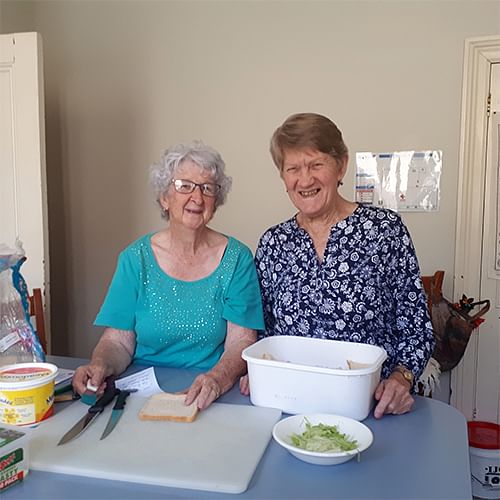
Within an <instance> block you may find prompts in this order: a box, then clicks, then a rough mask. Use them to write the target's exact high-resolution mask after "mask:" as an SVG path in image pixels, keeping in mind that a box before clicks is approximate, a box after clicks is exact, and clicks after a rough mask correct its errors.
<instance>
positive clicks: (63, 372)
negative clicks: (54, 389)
mask: <svg viewBox="0 0 500 500" xmlns="http://www.w3.org/2000/svg"><path fill="white" fill-rule="evenodd" d="M74 373H75V370H69V369H68V368H57V375H56V379H55V381H54V384H56V385H57V384H60V383H61V382H65V381H66V380H69V379H71V378H73V374H74Z"/></svg>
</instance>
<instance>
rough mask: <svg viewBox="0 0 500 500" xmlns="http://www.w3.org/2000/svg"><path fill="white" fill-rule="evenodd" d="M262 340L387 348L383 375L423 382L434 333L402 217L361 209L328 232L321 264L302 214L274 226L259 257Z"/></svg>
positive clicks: (264, 238) (416, 263)
mask: <svg viewBox="0 0 500 500" xmlns="http://www.w3.org/2000/svg"><path fill="white" fill-rule="evenodd" d="M255 261H256V266H257V274H258V276H259V280H260V284H261V292H262V299H263V305H264V319H265V325H266V330H265V332H264V336H271V335H299V336H304V337H318V338H328V339H335V340H345V341H350V342H363V343H368V344H373V345H378V346H380V347H383V348H384V349H385V350H386V351H387V354H388V359H387V360H386V362H385V363H384V366H383V367H382V376H383V377H384V378H386V377H388V376H389V375H390V373H391V371H392V369H393V368H394V366H395V365H397V364H399V363H401V364H403V365H405V366H406V367H408V368H409V369H410V370H412V371H413V373H414V375H415V377H416V378H418V377H419V375H420V374H421V372H422V371H423V369H424V368H425V365H426V364H427V361H428V359H429V357H430V356H431V354H432V351H433V349H434V334H433V330H432V324H431V321H430V318H429V313H428V310H427V303H426V297H425V292H424V290H423V287H422V282H421V279H420V270H419V266H418V261H417V257H416V254H415V249H414V247H413V243H412V241H411V238H410V235H409V233H408V230H407V228H406V226H405V225H404V223H403V222H402V220H401V218H400V216H399V215H398V214H397V213H395V212H392V211H390V210H386V209H381V208H377V207H373V206H364V205H359V206H358V207H357V208H356V209H355V211H354V212H353V213H352V214H351V215H350V216H349V217H347V219H344V220H342V221H340V222H339V223H337V224H336V225H334V226H333V227H332V229H331V231H330V236H329V238H328V241H327V245H326V249H325V253H324V257H323V261H322V262H319V260H318V256H317V254H316V250H315V249H314V245H313V241H312V239H311V237H310V236H309V234H308V233H307V232H306V231H305V230H303V229H302V228H301V227H299V225H298V223H297V219H296V217H293V218H292V219H289V220H287V221H285V222H283V223H281V224H278V225H276V226H274V227H272V228H270V229H268V230H267V231H266V232H265V233H264V235H263V236H262V238H261V239H260V242H259V245H258V248H257V252H256V255H255Z"/></svg>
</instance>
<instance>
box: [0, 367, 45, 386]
mask: <svg viewBox="0 0 500 500" xmlns="http://www.w3.org/2000/svg"><path fill="white" fill-rule="evenodd" d="M51 373H52V372H51V371H50V370H49V369H47V368H44V367H40V368H37V367H33V366H30V367H22V368H11V369H10V370H3V371H0V383H1V382H13V383H16V382H29V381H31V380H36V379H39V378H42V377H46V376H47V375H50V374H51Z"/></svg>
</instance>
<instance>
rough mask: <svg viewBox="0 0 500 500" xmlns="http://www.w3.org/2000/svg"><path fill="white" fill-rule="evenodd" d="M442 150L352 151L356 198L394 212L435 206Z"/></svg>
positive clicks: (433, 208)
mask: <svg viewBox="0 0 500 500" xmlns="http://www.w3.org/2000/svg"><path fill="white" fill-rule="evenodd" d="M442 163H443V153H442V151H436V150H434V151H395V152H392V153H371V152H364V153H356V201H357V202H358V203H363V204H367V205H376V206H379V207H384V208H389V209H391V210H394V211H397V212H428V211H436V210H438V209H439V196H440V191H439V189H440V186H439V182H440V178H441V168H442Z"/></svg>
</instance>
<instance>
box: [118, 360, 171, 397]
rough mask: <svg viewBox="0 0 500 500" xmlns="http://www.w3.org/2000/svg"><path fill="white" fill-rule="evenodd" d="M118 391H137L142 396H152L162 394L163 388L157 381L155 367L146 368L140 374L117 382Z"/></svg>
mask: <svg viewBox="0 0 500 500" xmlns="http://www.w3.org/2000/svg"><path fill="white" fill-rule="evenodd" d="M115 385H116V387H117V388H118V389H121V390H127V389H136V391H137V393H138V394H140V395H141V396H151V395H152V394H156V393H157V392H162V389H161V387H160V386H159V385H158V381H157V380H156V375H155V370H154V368H153V367H150V368H146V369H145V370H141V371H140V372H137V373H134V374H133V375H129V376H128V377H123V378H120V379H118V380H117V381H116V382H115Z"/></svg>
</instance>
